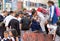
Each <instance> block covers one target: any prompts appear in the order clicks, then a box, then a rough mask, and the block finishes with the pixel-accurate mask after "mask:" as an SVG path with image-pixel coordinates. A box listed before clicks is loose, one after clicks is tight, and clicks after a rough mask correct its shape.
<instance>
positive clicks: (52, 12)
mask: <svg viewBox="0 0 60 41" xmlns="http://www.w3.org/2000/svg"><path fill="white" fill-rule="evenodd" d="M50 14H51V16H50V17H51V18H52V17H53V15H54V6H52V7H51V12H50Z"/></svg>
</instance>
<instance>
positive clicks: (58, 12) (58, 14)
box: [56, 7, 60, 16]
mask: <svg viewBox="0 0 60 41" xmlns="http://www.w3.org/2000/svg"><path fill="white" fill-rule="evenodd" d="M56 14H57V16H60V8H58V7H56Z"/></svg>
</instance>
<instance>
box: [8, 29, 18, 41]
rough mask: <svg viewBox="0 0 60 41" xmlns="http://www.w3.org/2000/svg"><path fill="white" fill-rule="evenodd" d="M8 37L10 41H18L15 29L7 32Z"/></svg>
mask: <svg viewBox="0 0 60 41" xmlns="http://www.w3.org/2000/svg"><path fill="white" fill-rule="evenodd" d="M9 36H10V39H11V40H12V41H19V40H18V34H17V31H16V30H15V29H12V30H10V31H9Z"/></svg>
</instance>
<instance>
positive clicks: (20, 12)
mask: <svg viewBox="0 0 60 41" xmlns="http://www.w3.org/2000/svg"><path fill="white" fill-rule="evenodd" d="M19 14H23V11H19V12H17V13H16V15H15V17H17V16H19Z"/></svg>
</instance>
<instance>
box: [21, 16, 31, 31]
mask: <svg viewBox="0 0 60 41" xmlns="http://www.w3.org/2000/svg"><path fill="white" fill-rule="evenodd" d="M21 21H22V30H29V27H30V23H31V20H30V18H28V17H23V18H22V20H21Z"/></svg>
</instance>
